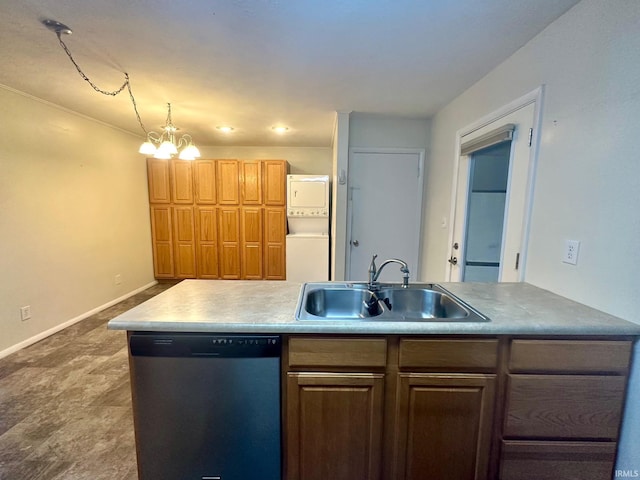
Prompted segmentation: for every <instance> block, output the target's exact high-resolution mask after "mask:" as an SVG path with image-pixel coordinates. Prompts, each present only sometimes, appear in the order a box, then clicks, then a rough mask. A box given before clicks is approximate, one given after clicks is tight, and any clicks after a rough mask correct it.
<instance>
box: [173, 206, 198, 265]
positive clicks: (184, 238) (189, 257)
mask: <svg viewBox="0 0 640 480" xmlns="http://www.w3.org/2000/svg"><path fill="white" fill-rule="evenodd" d="M173 213H174V247H175V276H176V278H195V277H196V248H195V238H194V235H195V226H194V218H193V207H173Z"/></svg>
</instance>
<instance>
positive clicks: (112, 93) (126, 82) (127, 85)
mask: <svg viewBox="0 0 640 480" xmlns="http://www.w3.org/2000/svg"><path fill="white" fill-rule="evenodd" d="M56 35H57V36H58V41H59V42H60V46H61V47H62V49H63V50H64V51H65V53H66V54H67V56H68V57H69V60H71V63H73V65H74V66H75V67H76V70H77V71H78V73H79V74H80V76H81V77H82V78H83V80H85V81H86V82H87V83H88V84H89V85H91V88H93V89H94V90H95V91H96V92H98V93H101V94H103V95H109V96H112V97H115V96H116V95H118V94H119V93H121V92H122V91H123V90H124V89H125V88H126V89H127V90H128V92H129V97H130V98H131V103H132V104H133V110H134V111H135V113H136V119H137V120H138V123H139V124H140V128H142V131H143V132H144V134H145V135H148V132H147V129H146V128H145V127H144V124H143V123H142V118H140V113H139V112H138V105H137V103H136V99H135V97H134V96H133V91H132V90H131V82H130V80H129V74H128V73H127V72H124V83H123V84H122V86H121V87H120V88H118V89H117V90H113V91H108V90H102V89H101V88H100V87H98V86H97V85H96V84H95V83H93V82H92V81H91V80H90V79H89V77H88V76H87V75H86V74H85V73H84V72H83V71H82V69H81V68H80V65H78V63H77V62H76V61H75V59H74V58H73V55H71V51H70V50H69V48H68V47H67V45H66V44H65V43H64V41H63V40H62V37H61V35H60V32H56Z"/></svg>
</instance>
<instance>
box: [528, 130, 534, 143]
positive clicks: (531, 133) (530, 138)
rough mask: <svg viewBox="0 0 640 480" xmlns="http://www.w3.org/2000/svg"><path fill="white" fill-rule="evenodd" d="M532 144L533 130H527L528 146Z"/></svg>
mask: <svg viewBox="0 0 640 480" xmlns="http://www.w3.org/2000/svg"><path fill="white" fill-rule="evenodd" d="M532 143H533V128H530V129H529V146H531V144H532Z"/></svg>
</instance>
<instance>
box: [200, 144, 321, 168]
mask: <svg viewBox="0 0 640 480" xmlns="http://www.w3.org/2000/svg"><path fill="white" fill-rule="evenodd" d="M198 148H199V149H200V154H201V155H202V158H237V159H239V160H259V159H264V160H269V159H271V160H287V161H288V162H289V173H291V174H296V175H297V174H301V175H331V148H330V147H233V146H230V147H198Z"/></svg>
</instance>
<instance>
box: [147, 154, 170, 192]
mask: <svg viewBox="0 0 640 480" xmlns="http://www.w3.org/2000/svg"><path fill="white" fill-rule="evenodd" d="M147 180H148V182H149V203H170V202H171V184H170V181H169V160H160V159H158V158H148V159H147Z"/></svg>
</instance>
